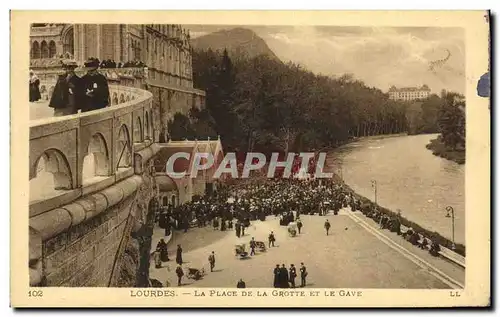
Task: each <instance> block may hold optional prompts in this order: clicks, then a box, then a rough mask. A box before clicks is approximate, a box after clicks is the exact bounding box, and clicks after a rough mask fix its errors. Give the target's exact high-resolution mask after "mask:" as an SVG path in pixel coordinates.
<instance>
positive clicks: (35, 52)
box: [31, 41, 41, 59]
mask: <svg viewBox="0 0 500 317" xmlns="http://www.w3.org/2000/svg"><path fill="white" fill-rule="evenodd" d="M40 57H41V54H40V44H38V42H37V41H34V42H33V44H32V46H31V58H32V59H39V58H40Z"/></svg>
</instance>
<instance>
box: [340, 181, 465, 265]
mask: <svg viewBox="0 0 500 317" xmlns="http://www.w3.org/2000/svg"><path fill="white" fill-rule="evenodd" d="M334 179H335V181H337V182H342V183H343V186H344V188H345V189H347V192H349V193H352V195H353V196H354V197H356V199H359V200H360V201H361V211H363V210H364V209H371V210H373V209H377V210H378V211H380V212H382V213H383V214H385V215H387V216H388V217H390V218H392V217H398V218H399V219H400V222H401V224H402V225H404V226H405V227H411V228H413V229H414V230H415V231H416V232H418V233H420V234H421V235H423V236H424V237H426V238H429V239H431V240H432V241H436V242H438V243H439V244H440V245H441V246H443V247H445V248H448V249H450V250H453V242H452V241H451V240H450V239H448V238H446V237H443V236H442V235H441V234H439V233H438V232H436V231H431V230H429V229H426V228H423V227H422V226H420V225H419V224H417V223H415V222H413V221H411V220H409V219H406V218H405V217H403V216H401V215H400V214H399V213H396V212H394V211H392V210H389V209H387V208H385V207H382V206H380V205H379V204H376V203H374V202H373V201H371V200H370V199H368V198H366V197H364V196H362V195H360V194H358V193H356V192H355V191H354V190H353V189H352V188H351V187H350V186H349V185H347V184H346V183H344V182H343V181H342V180H341V179H340V177H339V175H337V174H334ZM453 251H454V252H456V253H458V254H460V255H462V256H465V245H463V244H455V249H454V250H453Z"/></svg>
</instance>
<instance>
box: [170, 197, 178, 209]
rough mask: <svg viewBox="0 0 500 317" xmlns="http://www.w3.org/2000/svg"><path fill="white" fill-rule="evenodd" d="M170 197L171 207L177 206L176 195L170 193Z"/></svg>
mask: <svg viewBox="0 0 500 317" xmlns="http://www.w3.org/2000/svg"><path fill="white" fill-rule="evenodd" d="M171 199H172V207H177V203H178V200H177V196H175V195H172V197H171Z"/></svg>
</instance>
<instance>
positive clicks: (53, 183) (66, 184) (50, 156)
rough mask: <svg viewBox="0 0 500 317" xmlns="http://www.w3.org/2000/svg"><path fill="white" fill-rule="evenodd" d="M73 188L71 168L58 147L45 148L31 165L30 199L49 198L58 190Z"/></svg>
mask: <svg viewBox="0 0 500 317" xmlns="http://www.w3.org/2000/svg"><path fill="white" fill-rule="evenodd" d="M72 188H73V181H72V173H71V168H70V166H69V163H68V160H67V158H66V156H65V155H64V154H63V153H62V152H61V151H59V150H58V149H55V148H50V149H48V150H45V151H44V152H43V153H42V154H41V155H40V156H39V157H38V158H37V159H36V160H35V162H34V163H33V165H32V166H31V167H30V201H31V200H42V199H47V197H50V196H53V195H54V194H55V193H57V191H60V190H71V189H72Z"/></svg>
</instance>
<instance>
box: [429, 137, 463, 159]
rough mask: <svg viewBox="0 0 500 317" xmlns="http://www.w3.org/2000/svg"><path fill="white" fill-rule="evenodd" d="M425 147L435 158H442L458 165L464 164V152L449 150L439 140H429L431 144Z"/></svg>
mask: <svg viewBox="0 0 500 317" xmlns="http://www.w3.org/2000/svg"><path fill="white" fill-rule="evenodd" d="M425 147H426V148H427V149H429V150H431V151H432V154H434V155H436V156H439V157H442V158H444V159H447V160H450V161H453V162H455V163H458V164H465V150H463V151H460V150H451V149H449V148H447V147H446V146H445V145H444V143H443V142H442V141H441V140H439V138H436V139H434V140H431V142H430V143H429V144H427V145H426V146H425Z"/></svg>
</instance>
